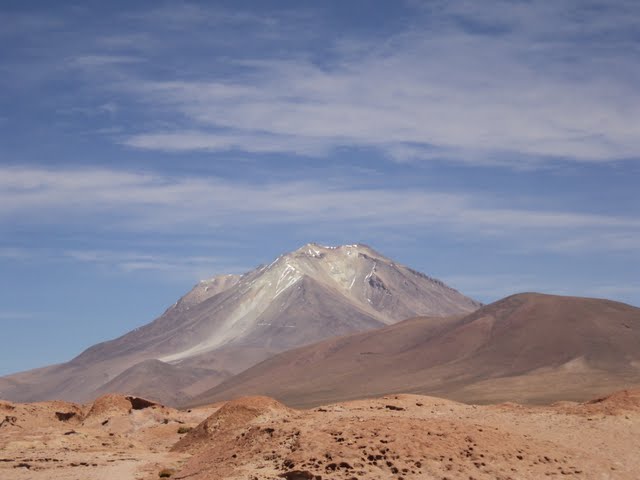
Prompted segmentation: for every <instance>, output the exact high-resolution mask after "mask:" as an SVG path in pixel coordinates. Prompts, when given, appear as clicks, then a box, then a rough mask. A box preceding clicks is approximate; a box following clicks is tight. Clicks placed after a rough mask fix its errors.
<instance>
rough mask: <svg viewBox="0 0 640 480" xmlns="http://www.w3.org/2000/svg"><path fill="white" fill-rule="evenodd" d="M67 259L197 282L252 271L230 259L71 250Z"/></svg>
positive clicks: (123, 270)
mask: <svg viewBox="0 0 640 480" xmlns="http://www.w3.org/2000/svg"><path fill="white" fill-rule="evenodd" d="M63 255H64V257H65V258H67V259H70V260H73V261H77V262H82V263H92V264H97V265H101V266H105V267H109V268H115V269H118V270H120V271H122V272H125V273H132V272H159V273H171V274H172V275H173V276H174V277H175V276H176V275H178V276H180V277H188V278H193V279H196V278H197V279H202V278H205V277H209V276H210V275H211V274H212V272H218V273H243V272H246V271H248V270H249V268H248V267H244V266H238V265H233V264H230V263H229V261H228V260H227V259H225V258H222V257H212V256H202V255H201V256H189V255H176V254H159V253H140V252H131V251H111V250H70V251H66V252H64V254H63ZM174 279H175V278H174Z"/></svg>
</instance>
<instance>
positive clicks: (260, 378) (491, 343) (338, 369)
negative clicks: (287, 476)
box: [192, 293, 640, 406]
mask: <svg viewBox="0 0 640 480" xmlns="http://www.w3.org/2000/svg"><path fill="white" fill-rule="evenodd" d="M639 345H640V309H638V308H635V307H632V306H630V305H625V304H622V303H618V302H613V301H608V300H600V299H592V298H576V297H560V296H553V295H542V294H534V293H528V294H519V295H514V296H511V297H508V298H505V299H503V300H500V301H498V302H495V303H493V304H491V305H487V306H485V307H483V308H481V309H479V310H477V311H476V312H474V313H472V314H470V315H467V316H463V317H450V318H444V319H443V318H425V317H423V318H414V319H411V320H407V321H404V322H400V323H398V324H396V325H392V326H389V327H385V328H382V329H379V330H375V331H370V332H365V333H359V334H354V335H348V336H345V337H340V338H336V339H330V340H326V341H323V342H320V343H317V344H314V345H311V346H307V347H303V348H299V349H296V350H292V351H289V352H285V353H283V354H279V355H277V356H275V357H272V358H270V359H268V360H266V361H264V362H262V363H260V364H258V365H256V366H255V367H252V368H250V369H249V370H247V371H245V372H243V373H241V374H239V375H236V376H235V377H232V378H231V379H229V380H227V381H225V382H223V383H222V384H221V385H219V386H217V387H215V388H213V389H212V390H210V391H208V392H206V393H205V394H203V395H200V396H198V397H197V398H196V399H195V401H194V402H192V403H193V404H205V403H211V402H213V401H219V400H223V399H228V398H233V397H236V396H239V395H256V394H261V395H269V396H273V397H275V398H277V399H279V400H281V401H283V402H285V403H287V404H289V405H294V406H312V405H318V404H321V403H326V402H329V401H339V400H345V399H354V398H362V397H367V396H373V395H381V394H386V393H395V392H410V393H421V394H430V395H438V396H444V397H447V398H453V399H456V400H461V401H466V402H482V403H486V402H490V401H491V402H494V401H519V402H529V403H545V402H551V401H555V400H579V401H582V400H586V399H588V398H592V397H593V396H596V395H601V394H603V393H605V392H608V391H612V390H615V389H621V388H625V387H627V386H629V385H634V384H640V348H638V346H639Z"/></svg>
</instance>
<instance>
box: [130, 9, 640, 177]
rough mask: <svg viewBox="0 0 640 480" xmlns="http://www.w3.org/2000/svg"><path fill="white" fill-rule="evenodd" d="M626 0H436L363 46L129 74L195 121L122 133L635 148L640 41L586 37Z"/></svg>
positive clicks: (625, 153) (568, 150)
mask: <svg viewBox="0 0 640 480" xmlns="http://www.w3.org/2000/svg"><path fill="white" fill-rule="evenodd" d="M434 5H435V7H434ZM623 6H624V7H625V8H626V10H627V11H626V13H624V11H625V9H624V8H623V9H622V11H623V13H624V14H621V13H620V9H606V8H605V9H603V10H602V11H601V12H600V13H599V14H598V15H596V14H593V13H590V11H589V10H588V9H586V8H581V7H580V6H579V5H577V4H576V5H573V4H572V5H564V6H562V5H561V6H550V5H548V4H547V5H540V4H535V3H534V4H531V3H528V4H526V5H525V4H522V3H517V4H514V3H513V2H506V3H505V2H497V4H491V5H490V6H486V5H485V4H483V5H482V7H480V6H478V5H475V4H473V3H469V2H461V3H456V4H455V5H452V4H450V3H449V2H447V3H442V2H440V3H438V2H436V3H435V4H432V5H430V6H429V7H428V8H429V12H430V14H431V16H433V17H434V19H432V20H431V21H430V22H427V20H425V22H427V25H425V26H424V27H423V28H420V26H416V27H415V28H413V29H411V30H408V31H406V32H402V33H400V34H397V35H396V36H393V37H390V38H384V39H375V40H362V39H361V40H360V42H359V44H358V45H359V46H358V48H357V49H356V50H357V54H354V53H353V48H351V49H345V48H343V44H344V42H345V41H344V40H343V41H340V42H337V43H336V45H335V55H336V56H337V59H334V60H332V61H331V62H329V63H328V65H323V66H320V65H319V64H318V63H313V62H311V61H309V60H308V58H307V57H304V56H301V57H298V58H295V57H294V58H290V59H286V60H283V59H274V58H267V59H262V60H253V61H248V60H243V61H240V60H237V61H235V62H234V65H235V66H242V67H243V68H245V69H248V71H249V72H250V73H248V74H244V75H242V76H240V77H230V78H228V79H226V80H224V81H221V80H218V79H216V78H209V79H206V78H204V79H202V80H199V81H167V82H144V81H143V82H137V83H132V84H130V85H129V86H128V88H129V91H130V92H134V93H135V94H136V95H137V96H138V98H139V99H142V100H144V101H145V102H147V103H148V104H149V105H151V106H153V107H154V108H157V107H162V108H164V109H166V111H167V112H174V114H176V113H177V114H180V115H181V118H183V119H186V120H187V121H188V122H190V131H189V130H188V131H185V129H184V126H181V127H179V128H177V129H176V131H162V132H156V131H147V132H140V133H139V134H134V135H131V136H130V137H129V138H128V139H127V140H126V143H127V144H129V145H132V146H136V147H138V148H146V149H158V150H169V151H184V150H201V149H204V150H228V149H241V150H245V151H247V152H271V151H287V152H292V153H297V154H313V152H318V151H326V150H329V149H331V148H334V147H338V146H344V145H348V146H349V145H355V146H369V147H377V148H380V149H382V150H383V151H385V152H387V153H388V154H389V155H390V156H391V157H393V158H396V159H400V160H407V159H412V160H416V159H418V160H419V159H432V158H441V159H449V160H456V161H461V162H469V163H475V164H481V165H483V164H492V165H493V164H512V165H514V166H518V165H519V164H522V163H523V162H525V163H531V162H533V163H534V164H535V163H536V162H537V163H539V162H540V160H539V159H538V160H535V159H536V157H542V158H545V159H547V160H549V159H553V158H567V159H571V160H575V161H587V162H601V161H611V160H618V159H626V158H638V157H640V124H639V123H638V122H636V121H635V119H636V118H638V117H639V116H640V93H639V92H638V89H637V87H636V85H637V82H636V81H635V80H637V78H638V77H639V76H640V66H639V65H640V62H638V61H637V60H638V56H639V53H638V51H637V48H635V49H627V50H624V51H620V50H619V49H618V47H620V44H621V43H624V42H625V41H628V39H624V38H623V39H616V38H613V39H609V38H608V37H607V39H606V40H601V41H602V42H603V43H602V45H601V44H599V43H597V42H596V41H595V40H593V39H589V38H588V37H589V35H594V36H595V35H600V36H601V37H602V36H606V35H607V34H609V37H611V36H612V35H613V34H612V33H611V32H608V31H607V30H606V28H607V23H606V22H605V21H604V20H603V19H602V17H605V18H608V19H609V20H611V19H612V18H613V19H618V20H619V21H620V22H621V24H620V25H621V27H624V28H626V27H628V26H629V18H628V17H629V15H630V14H631V13H633V12H636V13H640V12H639V11H638V8H637V7H634V6H633V4H630V3H624V5H623ZM585 12H586V13H585ZM472 21H473V22H476V24H477V25H476V26H475V27H474V28H475V29H476V30H477V29H481V28H484V27H486V28H497V29H502V30H504V32H503V33H497V34H493V35H481V34H478V33H477V32H475V31H473V29H472V28H470V27H468V26H467V25H466V24H465V23H464V22H467V23H470V22H472ZM578 26H579V27H580V28H578ZM624 28H623V30H624ZM346 42H348V39H347V40H346ZM219 129H223V130H224V131H225V133H224V134H220V133H219ZM276 148H277V150H276Z"/></svg>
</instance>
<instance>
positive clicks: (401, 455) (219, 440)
mask: <svg viewBox="0 0 640 480" xmlns="http://www.w3.org/2000/svg"><path fill="white" fill-rule="evenodd" d="M0 424H1V425H0V478H2V479H3V480H4V479H7V480H9V479H10V480H23V479H24V480H26V479H29V480H32V479H33V480H38V479H55V480H58V479H59V480H63V479H64V480H67V479H68V480H71V479H74V480H75V479H100V480H102V479H104V480H107V479H108V480H112V479H118V480H124V479H139V480H150V479H157V478H173V479H191V480H204V479H238V480H239V479H243V480H245V479H246V480H266V479H273V480H275V479H279V478H285V479H289V480H298V479H301V480H304V479H324V480H327V479H359V480H362V479H397V480H400V479H412V478H417V479H438V480H444V479H449V480H454V479H465V480H471V479H475V480H483V479H493V480H495V479H501V480H507V479H513V480H517V479H541V478H575V479H598V480H603V479H629V480H632V479H633V480H637V478H638V472H640V455H638V453H639V452H640V390H625V391H620V392H616V393H614V394H612V395H609V396H607V397H603V398H599V399H595V400H592V401H589V402H584V403H574V402H559V403H555V404H552V405H548V406H524V405H518V404H512V403H505V404H497V405H484V406H478V405H467V404H462V403H457V402H453V401H450V400H444V399H439V398H435V397H428V396H421V395H392V396H385V397H381V398H376V399H367V400H357V401H351V402H344V403H336V404H331V405H326V406H322V407H316V408H314V409H309V410H295V409H291V408H288V407H286V406H285V405H283V404H281V403H279V402H278V401H276V400H274V399H272V398H268V397H243V398H239V399H236V400H232V401H229V402H226V403H220V404H216V405H210V406H206V407H201V408H197V409H191V410H188V411H179V410H175V409H171V408H167V407H164V406H161V405H158V404H154V403H152V402H148V401H145V400H143V399H140V398H136V397H126V396H122V395H106V396H104V397H101V398H99V399H98V400H96V401H95V402H94V403H92V404H87V405H77V404H72V403H68V402H41V403H31V404H20V403H10V402H0Z"/></svg>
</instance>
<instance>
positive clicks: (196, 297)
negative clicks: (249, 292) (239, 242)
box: [172, 274, 242, 309]
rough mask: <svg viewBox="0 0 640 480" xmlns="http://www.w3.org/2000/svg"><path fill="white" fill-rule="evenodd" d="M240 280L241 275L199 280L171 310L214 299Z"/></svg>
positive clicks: (218, 276)
mask: <svg viewBox="0 0 640 480" xmlns="http://www.w3.org/2000/svg"><path fill="white" fill-rule="evenodd" d="M241 278H242V275H231V274H230V275H217V276H215V277H212V278H209V279H206V280H201V281H200V282H199V283H198V284H197V285H196V286H195V287H193V289H192V290H191V291H190V292H189V293H187V294H186V295H185V296H184V297H182V298H181V299H180V300H178V301H177V302H176V303H175V305H174V306H173V307H172V308H178V309H185V308H190V307H192V306H194V305H197V304H199V303H202V302H204V301H205V300H208V299H210V298H211V297H215V296H216V295H218V294H219V293H222V292H224V291H225V290H228V289H229V288H231V287H233V286H234V285H235V284H236V283H238V281H239V280H240V279H241Z"/></svg>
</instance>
